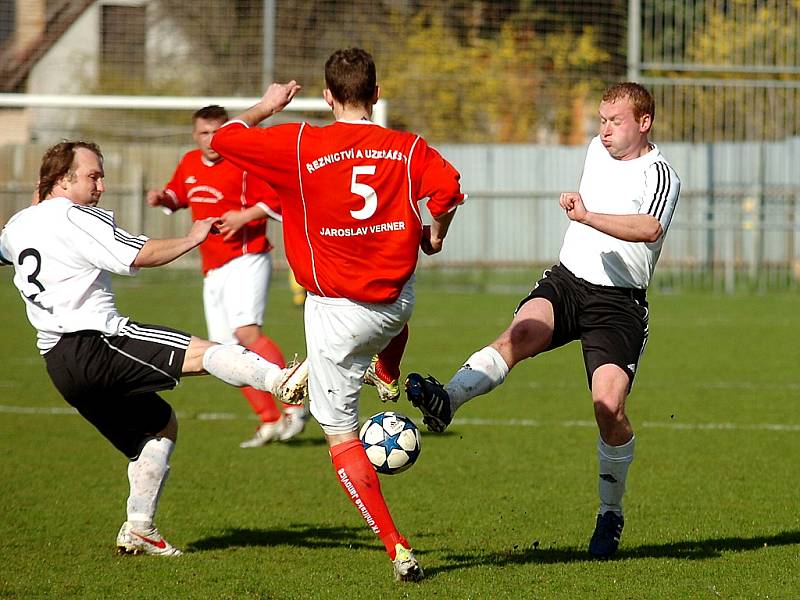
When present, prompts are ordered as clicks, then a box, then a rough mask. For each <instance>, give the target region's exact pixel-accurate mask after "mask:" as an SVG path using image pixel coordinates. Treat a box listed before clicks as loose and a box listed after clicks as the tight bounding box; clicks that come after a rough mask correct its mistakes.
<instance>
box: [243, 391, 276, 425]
mask: <svg viewBox="0 0 800 600" xmlns="http://www.w3.org/2000/svg"><path fill="white" fill-rule="evenodd" d="M239 390H240V391H241V392H242V396H244V397H245V398H247V401H248V402H249V403H250V406H251V407H252V409H253V412H254V413H256V414H257V415H258V416H259V417H261V422H262V423H274V422H275V421H277V420H278V419H280V418H281V411H280V410H279V409H278V405H277V403H276V402H275V398H273V397H272V394H270V393H269V392H262V391H261V390H257V389H255V388H251V387H243V388H239Z"/></svg>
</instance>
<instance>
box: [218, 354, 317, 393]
mask: <svg viewBox="0 0 800 600" xmlns="http://www.w3.org/2000/svg"><path fill="white" fill-rule="evenodd" d="M202 364H203V368H204V369H205V370H206V371H207V372H208V373H210V374H211V375H214V376H215V377H217V378H218V379H221V380H222V381H224V382H225V383H228V384H230V385H235V386H237V387H242V386H245V385H249V386H251V387H254V388H256V389H259V390H263V391H266V392H270V393H271V394H272V395H273V396H275V398H276V399H277V400H279V401H281V402H284V403H286V404H301V403H302V402H303V399H304V398H305V397H306V395H307V394H308V364H307V362H306V361H305V360H303V361H301V362H292V363H290V364H289V365H287V366H286V368H284V369H281V368H280V367H278V366H277V365H274V364H272V363H270V362H269V361H267V360H265V359H263V358H261V357H260V356H259V355H258V354H256V353H255V352H250V351H249V350H247V349H246V348H244V347H242V346H239V345H238V344H231V345H221V344H214V345H213V346H210V347H209V348H208V349H206V350H205V352H204V353H203V356H202Z"/></svg>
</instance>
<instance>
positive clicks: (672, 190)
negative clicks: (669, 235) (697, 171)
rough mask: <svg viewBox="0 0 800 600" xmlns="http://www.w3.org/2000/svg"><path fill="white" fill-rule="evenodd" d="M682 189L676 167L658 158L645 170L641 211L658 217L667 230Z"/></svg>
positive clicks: (663, 227)
mask: <svg viewBox="0 0 800 600" xmlns="http://www.w3.org/2000/svg"><path fill="white" fill-rule="evenodd" d="M680 191H681V180H680V179H678V174H677V173H675V169H673V168H672V167H671V166H670V165H669V163H667V162H666V161H663V160H657V161H656V162H654V163H653V164H652V165H650V166H649V167H648V168H647V171H645V191H644V196H643V201H642V206H641V209H640V211H639V212H640V213H642V214H648V215H651V216H653V217H655V218H656V219H658V221H659V223H661V228H662V229H663V230H664V232H666V231H667V227H669V224H670V221H671V220H672V213H673V212H674V211H675V206H676V205H677V204H678V195H679V194H680Z"/></svg>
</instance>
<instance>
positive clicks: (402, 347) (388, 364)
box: [375, 324, 408, 383]
mask: <svg viewBox="0 0 800 600" xmlns="http://www.w3.org/2000/svg"><path fill="white" fill-rule="evenodd" d="M407 343H408V324H406V325H404V326H403V329H402V330H401V331H400V333H398V334H397V335H396V336H395V337H393V338H392V340H391V341H390V342H389V344H388V345H387V346H386V348H384V349H383V350H381V352H380V353H379V354H378V362H377V363H376V364H375V374H376V375H377V376H378V377H380V378H381V379H383V381H385V382H386V383H391V382H392V381H394V380H395V379H398V378H399V377H400V361H401V360H402V359H403V352H405V351H406V344H407Z"/></svg>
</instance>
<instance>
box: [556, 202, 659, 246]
mask: <svg viewBox="0 0 800 600" xmlns="http://www.w3.org/2000/svg"><path fill="white" fill-rule="evenodd" d="M558 203H559V204H560V205H561V208H563V209H564V211H565V212H566V213H567V217H569V219H570V220H571V221H577V222H578V223H583V224H584V225H588V226H589V227H591V228H592V229H597V230H598V231H602V232H603V233H605V234H607V235H610V236H612V237H615V238H617V239H620V240H623V241H626V242H646V243H652V242H657V241H658V240H659V238H660V237H661V235H662V234H663V233H664V230H663V229H662V227H661V223H660V222H659V221H658V219H656V218H655V217H654V216H652V215H648V214H633V215H609V214H606V213H597V212H592V211H588V210H586V206H585V205H584V204H583V198H582V197H581V195H580V193H578V192H562V194H561V197H560V198H559V200H558Z"/></svg>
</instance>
